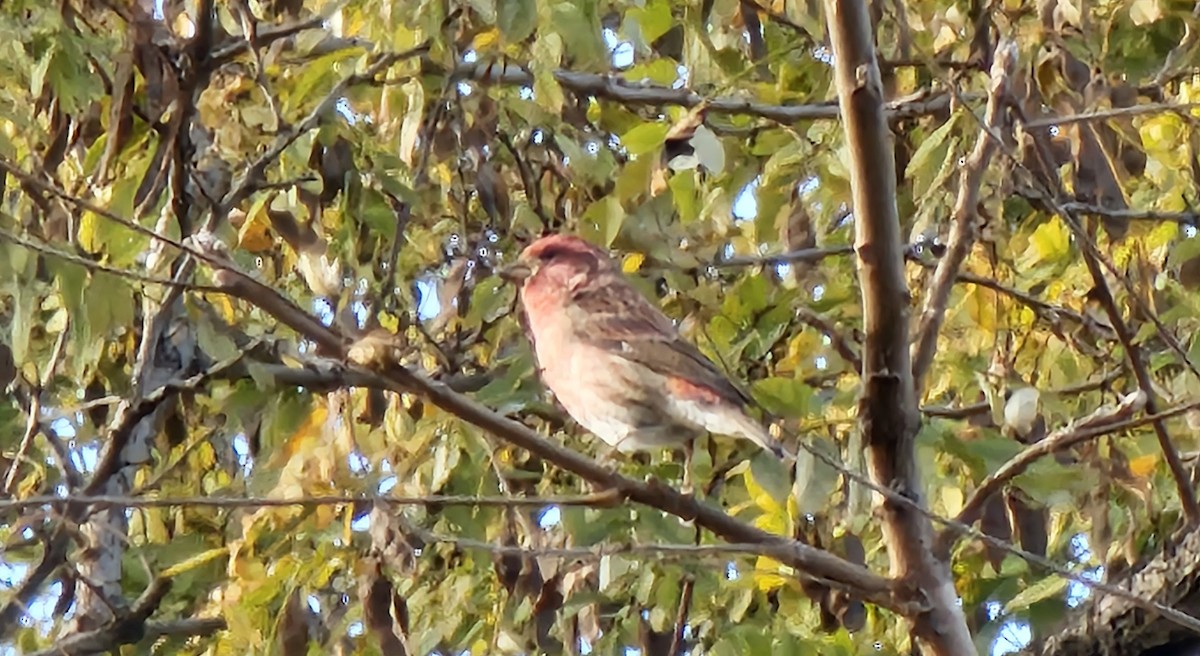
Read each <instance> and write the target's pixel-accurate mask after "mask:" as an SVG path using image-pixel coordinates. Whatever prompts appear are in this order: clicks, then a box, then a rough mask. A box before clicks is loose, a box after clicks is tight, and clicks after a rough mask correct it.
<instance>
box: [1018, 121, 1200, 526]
mask: <svg viewBox="0 0 1200 656" xmlns="http://www.w3.org/2000/svg"><path fill="white" fill-rule="evenodd" d="M1022 118H1023V117H1022ZM1033 143H1034V146H1035V147H1036V152H1037V156H1038V157H1039V158H1040V159H1041V161H1042V168H1043V169H1044V171H1055V170H1057V169H1056V168H1055V167H1054V166H1053V164H1052V163H1053V161H1054V158H1053V155H1052V154H1051V153H1050V152H1049V146H1048V145H1047V144H1046V140H1045V139H1043V138H1037V137H1035V138H1034V139H1033ZM1014 161H1018V162H1019V161H1020V160H1017V159H1015V160H1014ZM1034 175H1035V178H1034V179H1035V181H1037V182H1039V183H1040V184H1041V185H1042V186H1043V187H1044V188H1045V191H1046V195H1047V201H1046V202H1047V203H1049V204H1050V205H1051V207H1052V208H1053V209H1054V212H1055V213H1056V214H1058V215H1059V216H1060V217H1062V219H1063V222H1064V223H1066V224H1067V227H1068V228H1070V230H1071V233H1072V234H1073V235H1074V237H1075V241H1076V242H1077V243H1078V244H1079V245H1080V250H1081V251H1082V254H1083V262H1084V265H1085V266H1086V267H1087V269H1088V273H1089V274H1091V277H1092V283H1093V285H1094V286H1093V288H1092V289H1093V291H1094V292H1095V294H1096V297H1097V300H1099V302H1100V305H1101V307H1103V308H1104V312H1105V314H1107V315H1108V320H1109V322H1110V323H1111V324H1112V327H1113V330H1114V331H1115V332H1116V333H1117V339H1118V340H1119V341H1120V343H1121V346H1122V347H1124V350H1125V357H1126V358H1127V359H1128V360H1129V366H1130V369H1132V370H1133V374H1134V378H1135V379H1136V380H1137V383H1138V388H1140V389H1141V391H1142V392H1143V393H1144V394H1145V395H1146V412H1148V413H1150V414H1151V415H1155V414H1157V413H1158V401H1157V393H1156V392H1155V389H1154V383H1153V381H1152V380H1151V378H1150V373H1149V371H1148V370H1147V369H1146V364H1145V362H1144V361H1143V359H1142V352H1141V348H1140V347H1139V346H1138V345H1137V344H1135V343H1134V342H1133V337H1134V336H1133V334H1132V333H1131V332H1130V330H1129V326H1128V324H1126V323H1125V318H1124V317H1123V316H1121V310H1120V308H1118V307H1117V304H1116V301H1115V300H1114V299H1113V295H1112V290H1111V289H1109V286H1108V280H1107V279H1106V278H1105V273H1104V266H1105V265H1108V267H1109V269H1110V270H1112V269H1113V267H1112V266H1111V263H1109V262H1108V260H1107V258H1105V257H1104V255H1103V254H1102V253H1101V252H1100V248H1099V246H1098V245H1097V244H1096V242H1095V240H1093V239H1092V238H1091V236H1090V235H1089V234H1088V233H1087V231H1086V230H1084V228H1083V225H1082V223H1081V222H1080V221H1079V217H1078V216H1077V215H1076V214H1075V213H1074V212H1071V211H1069V210H1067V209H1065V208H1064V207H1062V206H1061V205H1059V204H1058V199H1060V198H1065V197H1066V193H1065V192H1064V190H1063V188H1062V182H1061V181H1060V180H1058V179H1057V178H1056V177H1053V176H1052V175H1051V174H1049V173H1042V174H1040V175H1039V174H1034ZM1118 277H1119V278H1120V279H1122V280H1124V277H1123V276H1118ZM1133 297H1134V298H1140V297H1139V296H1138V294H1136V293H1133ZM1184 361H1185V362H1187V363H1188V364H1189V365H1191V362H1190V361H1189V360H1188V359H1187V358H1185V360H1184ZM1153 426H1154V435H1155V437H1156V438H1157V439H1158V444H1159V448H1161V449H1162V452H1163V459H1164V460H1166V462H1167V467H1168V468H1169V469H1170V471H1171V476H1172V478H1173V479H1174V481H1175V487H1176V490H1177V491H1178V493H1179V501H1180V504H1181V505H1182V506H1183V511H1184V515H1185V517H1186V518H1187V521H1188V523H1189V524H1191V525H1192V526H1196V525H1197V524H1200V503H1198V502H1197V500H1196V492H1195V490H1194V489H1193V488H1192V483H1191V479H1190V477H1189V476H1188V474H1187V471H1186V470H1185V469H1184V467H1183V462H1182V461H1181V460H1180V458H1179V451H1178V450H1177V449H1176V448H1175V445H1174V444H1173V443H1172V441H1171V436H1170V434H1169V433H1168V432H1167V428H1166V425H1165V424H1163V422H1161V421H1155V422H1153Z"/></svg>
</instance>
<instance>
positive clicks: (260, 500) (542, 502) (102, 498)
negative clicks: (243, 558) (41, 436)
mask: <svg viewBox="0 0 1200 656" xmlns="http://www.w3.org/2000/svg"><path fill="white" fill-rule="evenodd" d="M375 503H386V504H390V505H395V506H434V507H440V506H472V507H478V508H544V507H547V506H563V507H572V506H582V507H610V506H612V505H613V496H612V495H611V494H580V495H566V496H551V497H519V496H490V497H489V496H463V495H441V494H432V495H427V496H397V497H393V496H384V495H374V496H359V495H321V496H311V497H293V498H282V499H281V498H273V497H159V498H155V497H146V496H119V495H117V496H114V495H103V494H101V495H86V494H82V495H64V496H53V495H41V496H33V497H27V498H24V499H4V500H0V510H24V509H27V508H38V507H43V506H45V507H52V508H58V509H63V510H65V509H67V508H69V507H71V506H82V507H89V508H90V509H91V510H96V509H99V508H221V509H232V508H288V507H301V508H315V507H317V506H336V505H353V506H359V507H360V508H359V509H360V510H367V509H369V508H370V506H372V505H373V504H375Z"/></svg>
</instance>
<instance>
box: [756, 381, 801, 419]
mask: <svg viewBox="0 0 1200 656" xmlns="http://www.w3.org/2000/svg"><path fill="white" fill-rule="evenodd" d="M751 394H752V395H753V396H754V400H755V401H757V402H758V403H759V404H761V405H762V407H763V408H764V409H765V410H766V411H767V412H770V413H771V414H774V415H779V416H780V417H803V416H805V415H807V414H808V409H809V404H810V403H811V400H812V396H813V390H812V388H811V387H809V386H808V385H805V384H804V383H803V382H801V381H798V380H795V379H793V378H781V377H771V378H764V379H763V380H759V381H756V382H755V383H754V385H753V386H752V387H751Z"/></svg>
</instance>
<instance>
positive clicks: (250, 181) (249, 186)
mask: <svg viewBox="0 0 1200 656" xmlns="http://www.w3.org/2000/svg"><path fill="white" fill-rule="evenodd" d="M428 51H429V44H428V43H423V44H421V45H419V46H417V47H415V48H411V49H409V50H405V51H404V52H394V53H387V54H384V55H381V56H379V57H378V58H377V59H376V60H375V61H374V62H372V63H371V65H370V66H367V68H366V70H364V71H363V72H362V73H353V74H351V75H347V76H346V77H344V78H342V79H341V80H338V82H337V84H334V85H333V88H332V89H330V90H329V93H327V94H325V97H324V98H322V99H321V101H320V102H319V103H317V106H316V107H315V108H313V110H312V112H310V113H309V115H308V116H306V117H305V118H304V119H303V120H302V121H300V122H299V123H297V124H296V125H295V126H293V127H292V128H291V129H289V130H285V131H283V132H281V133H280V134H279V135H278V136H276V137H275V141H274V142H273V143H272V144H271V145H270V146H268V147H267V149H266V150H265V151H263V153H262V154H261V155H259V156H258V157H257V158H255V159H254V161H252V162H250V163H249V164H248V165H246V166H245V167H244V168H243V170H244V171H245V172H244V173H243V174H242V176H241V177H240V178H239V179H238V181H237V182H236V184H234V186H233V188H232V189H230V190H229V193H227V194H225V197H224V198H222V199H221V203H220V206H219V207H217V208H215V209H214V210H213V212H214V214H215V215H222V216H223V215H226V214H228V213H229V211H230V210H232V209H233V208H234V207H235V206H236V205H237V204H238V203H240V202H241V201H242V200H244V199H245V198H246V197H247V196H249V195H250V194H251V193H253V192H254V190H255V188H256V187H257V185H258V184H259V183H260V181H261V179H262V178H263V176H264V175H265V174H266V171H267V167H268V166H270V165H271V164H273V163H274V162H275V160H277V159H279V156H280V155H281V154H283V151H284V150H287V147H288V146H290V145H292V142H294V141H295V140H296V139H299V138H300V137H301V136H302V135H304V134H307V133H308V132H309V131H311V130H312V129H313V128H315V127H317V125H318V124H319V123H320V122H321V120H322V119H323V118H325V117H326V116H327V115H328V114H329V112H331V111H333V108H334V107H335V106H336V105H337V103H338V101H339V100H341V99H342V96H344V95H345V94H346V91H347V90H349V89H350V87H352V86H354V85H355V84H362V83H367V82H374V80H375V76H377V75H379V73H380V72H382V71H384V70H385V69H387V68H388V67H390V66H392V65H393V64H395V63H396V62H399V61H401V60H404V59H409V58H412V57H417V56H420V55H423V54H425V53H426V52H428Z"/></svg>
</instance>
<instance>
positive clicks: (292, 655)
mask: <svg viewBox="0 0 1200 656" xmlns="http://www.w3.org/2000/svg"><path fill="white" fill-rule="evenodd" d="M311 615H312V610H311V609H309V607H308V604H306V603H305V602H304V594H303V592H301V590H300V588H295V589H293V590H292V593H291V594H290V595H288V598H287V601H286V602H285V603H284V605H283V617H282V618H281V619H280V621H279V632H278V640H279V653H280V654H282V656H306V655H307V654H308V642H309V638H308V622H309V617H310V616H311Z"/></svg>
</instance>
